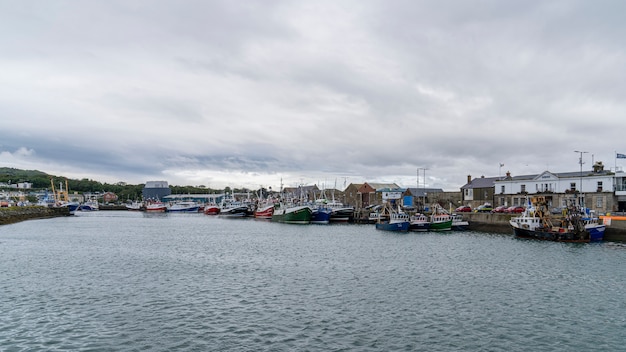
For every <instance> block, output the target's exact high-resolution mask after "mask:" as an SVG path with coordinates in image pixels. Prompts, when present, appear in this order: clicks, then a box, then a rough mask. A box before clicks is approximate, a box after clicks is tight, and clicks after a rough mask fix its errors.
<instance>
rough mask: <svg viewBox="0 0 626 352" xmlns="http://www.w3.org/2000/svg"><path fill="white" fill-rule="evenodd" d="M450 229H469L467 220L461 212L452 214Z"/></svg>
mask: <svg viewBox="0 0 626 352" xmlns="http://www.w3.org/2000/svg"><path fill="white" fill-rule="evenodd" d="M451 216H452V230H455V231H465V230H467V229H469V221H467V220H465V219H464V218H463V215H461V214H452V215H451Z"/></svg>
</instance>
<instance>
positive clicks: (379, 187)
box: [366, 182, 400, 192]
mask: <svg viewBox="0 0 626 352" xmlns="http://www.w3.org/2000/svg"><path fill="white" fill-rule="evenodd" d="M366 183H367V184H368V185H369V186H370V187H372V188H373V189H375V190H376V191H377V192H378V191H379V190H382V189H385V188H387V189H396V188H400V186H398V185H397V184H395V183H374V182H366Z"/></svg>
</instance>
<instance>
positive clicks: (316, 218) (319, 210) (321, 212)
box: [311, 206, 332, 224]
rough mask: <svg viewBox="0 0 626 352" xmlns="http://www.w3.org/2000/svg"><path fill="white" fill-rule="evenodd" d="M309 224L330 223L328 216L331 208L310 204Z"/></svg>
mask: <svg viewBox="0 0 626 352" xmlns="http://www.w3.org/2000/svg"><path fill="white" fill-rule="evenodd" d="M311 211H312V214H311V224H328V223H330V217H331V214H332V210H331V209H330V208H326V207H324V206H317V207H316V206H312V207H311Z"/></svg>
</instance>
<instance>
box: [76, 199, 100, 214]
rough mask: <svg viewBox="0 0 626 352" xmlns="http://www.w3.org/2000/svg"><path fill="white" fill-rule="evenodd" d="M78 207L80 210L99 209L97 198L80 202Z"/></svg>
mask: <svg viewBox="0 0 626 352" xmlns="http://www.w3.org/2000/svg"><path fill="white" fill-rule="evenodd" d="M78 209H79V210H80V211H96V210H99V209H100V205H99V204H98V201H97V200H95V199H92V200H89V201H86V202H84V203H83V204H81V205H80V206H79V207H78Z"/></svg>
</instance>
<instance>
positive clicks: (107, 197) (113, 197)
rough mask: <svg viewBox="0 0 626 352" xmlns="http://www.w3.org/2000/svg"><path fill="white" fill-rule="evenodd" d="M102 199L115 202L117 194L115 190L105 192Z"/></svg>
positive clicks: (106, 201) (105, 201)
mask: <svg viewBox="0 0 626 352" xmlns="http://www.w3.org/2000/svg"><path fill="white" fill-rule="evenodd" d="M102 201H103V202H104V203H105V204H106V203H115V202H117V194H115V193H113V192H104V194H103V195H102Z"/></svg>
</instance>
